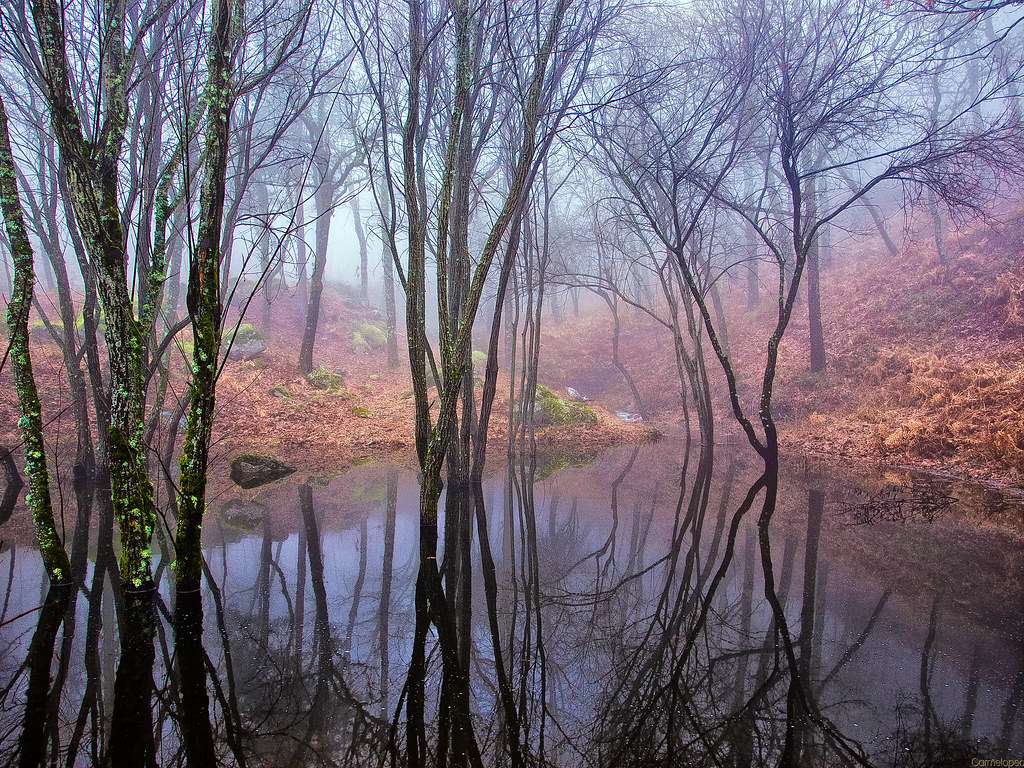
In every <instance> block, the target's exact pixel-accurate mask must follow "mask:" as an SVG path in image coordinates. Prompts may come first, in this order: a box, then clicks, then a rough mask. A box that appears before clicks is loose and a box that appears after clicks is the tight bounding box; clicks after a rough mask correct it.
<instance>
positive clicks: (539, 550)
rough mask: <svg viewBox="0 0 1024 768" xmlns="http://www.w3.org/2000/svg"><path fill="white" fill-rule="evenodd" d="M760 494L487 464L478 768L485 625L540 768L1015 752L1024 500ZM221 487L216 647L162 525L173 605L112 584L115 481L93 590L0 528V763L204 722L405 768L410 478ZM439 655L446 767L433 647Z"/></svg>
mask: <svg viewBox="0 0 1024 768" xmlns="http://www.w3.org/2000/svg"><path fill="white" fill-rule="evenodd" d="M756 479H757V478H756V475H755V473H754V472H753V471H752V468H751V467H748V466H745V465H744V464H743V463H742V461H740V460H737V459H736V458H734V457H732V456H731V454H730V452H728V451H725V450H723V449H719V451H718V454H717V455H715V456H714V457H708V456H705V457H704V458H703V461H702V460H700V457H698V456H696V455H691V456H690V457H689V460H688V461H684V457H683V456H682V448H681V446H678V445H675V444H673V443H660V444H655V445H650V446H644V447H641V448H638V449H637V448H623V449H617V450H615V451H613V452H611V453H608V454H605V455H602V456H600V457H598V458H596V459H595V460H593V461H591V462H589V463H586V464H582V465H580V462H578V461H575V460H572V459H557V458H556V459H553V460H548V461H539V462H538V465H537V468H536V470H535V471H533V472H531V471H530V467H529V466H513V467H512V468H511V469H500V468H495V469H494V470H493V474H492V476H491V477H489V478H488V480H487V481H486V483H485V485H484V488H483V491H482V493H483V499H484V501H485V503H486V524H487V541H488V544H489V547H488V548H489V550H490V553H491V555H492V557H493V561H494V565H495V571H494V573H495V578H496V585H497V590H496V593H495V594H494V595H493V596H492V597H493V599H492V600H488V599H487V595H486V594H485V588H484V580H483V578H482V576H481V575H480V574H481V560H480V558H481V555H480V548H479V546H478V541H477V540H476V528H475V527H474V541H473V547H472V557H473V568H472V569H471V573H472V574H473V581H472V599H471V601H470V602H469V603H468V605H469V606H470V607H471V613H470V614H469V615H468V616H466V617H465V620H466V623H465V624H464V627H467V628H468V631H469V636H470V637H471V643H470V648H469V659H470V671H471V684H470V686H471V687H470V693H471V711H472V715H473V727H474V732H475V735H476V739H477V741H478V743H479V744H480V747H481V751H482V754H483V763H484V764H485V765H506V764H508V758H507V757H506V754H507V753H506V752H505V749H504V744H505V727H506V721H505V719H504V717H503V715H502V708H501V705H500V702H499V698H498V682H497V676H496V669H495V661H494V659H495V653H494V649H495V642H494V634H493V631H492V628H493V627H497V629H498V632H497V634H498V638H499V642H500V650H501V653H502V654H503V660H504V665H505V668H506V670H507V679H508V681H509V684H510V686H511V689H512V691H513V694H514V706H515V708H516V711H517V713H518V717H519V720H520V723H521V736H520V740H521V742H522V744H523V751H524V752H525V753H526V754H527V755H528V756H529V764H530V765H552V766H580V765H587V766H630V765H637V766H641V765H642V766H648V765H652V766H653V765H666V766H669V765H672V766H674V765H680V766H688V765H694V766H704V765H708V766H710V765H729V766H743V765H749V766H767V765H772V766H775V765H778V764H780V761H781V760H783V759H784V757H785V759H787V760H790V761H792V764H800V765H822V766H824V765H879V766H890V765H895V766H925V765H949V766H959V765H965V766H966V765H970V764H971V760H972V759H977V758H1005V757H1009V758H1021V757H1024V722H1021V721H1022V707H1021V704H1022V698H1024V618H1022V614H1021V610H1020V608H1021V606H1022V604H1024V572H1022V571H1024V568H1022V559H1021V557H1020V545H1021V540H1022V534H1021V532H1022V531H1024V522H1022V511H1021V507H1020V506H1019V505H1018V504H1017V503H1016V502H1014V501H1012V500H1009V499H1005V498H1001V497H998V496H995V495H992V494H990V493H986V492H983V491H981V490H979V489H977V488H972V487H968V486H959V485H950V484H948V483H941V482H938V481H934V480H926V479H923V478H915V477H911V476H905V475H899V474H891V475H880V476H862V475H856V474H850V475H844V476H837V475H835V474H831V475H829V474H823V473H822V472H820V471H817V470H815V469H813V468H809V467H807V466H805V465H803V464H802V463H800V462H794V463H793V465H792V466H787V467H786V468H784V471H783V474H782V477H781V479H780V481H779V500H778V504H777V507H776V509H775V511H774V514H772V516H771V518H770V520H768V519H763V520H761V524H760V525H759V518H760V517H761V503H760V496H759V497H758V498H757V499H755V500H754V503H752V504H750V505H749V509H747V510H746V511H744V504H743V503H744V501H745V497H746V496H747V495H748V492H749V491H750V490H751V483H753V482H754V481H755V480H756ZM214 485H215V489H214V492H213V498H212V499H211V503H210V510H211V511H210V514H209V517H208V520H207V523H206V525H205V527H204V540H205V544H206V551H205V555H206V561H207V564H208V571H207V585H206V588H205V590H204V591H203V593H202V595H201V598H198V599H201V607H202V614H203V626H202V629H201V630H198V629H196V628H195V627H193V628H192V629H190V628H189V626H188V624H187V622H186V623H185V624H182V625H181V626H179V628H178V629H179V631H178V632H177V633H176V632H175V627H174V625H173V623H172V616H173V613H174V609H173V606H172V594H173V589H172V587H171V574H170V569H169V562H170V560H171V558H169V557H168V556H167V547H168V546H169V544H166V543H165V542H166V541H167V539H166V537H161V538H159V539H158V540H157V542H156V543H155V544H154V549H155V551H161V552H163V558H162V559H159V563H160V565H159V569H158V576H159V585H160V588H159V594H157V595H156V596H155V598H152V599H150V598H147V597H146V596H140V595H133V594H130V593H125V592H123V591H122V590H121V589H120V587H119V586H118V584H117V579H116V569H114V568H113V567H112V566H113V562H112V555H111V553H112V551H114V550H113V549H112V544H111V541H110V540H109V536H105V535H103V531H104V530H108V531H109V517H108V515H109V510H108V507H107V506H106V505H105V504H104V499H103V495H102V493H101V492H98V493H97V494H96V495H95V496H94V497H92V498H91V503H92V505H93V506H92V509H91V512H92V520H93V523H92V524H91V526H90V536H89V540H88V545H87V548H86V551H87V553H88V554H87V559H86V563H85V567H84V571H85V573H84V579H83V582H82V583H83V586H82V588H81V589H80V590H78V591H77V592H74V593H71V592H66V593H59V592H53V591H51V592H50V593H49V594H48V592H47V584H46V581H45V577H44V574H43V570H42V568H41V566H40V562H39V559H38V556H37V554H36V552H35V551H34V549H33V548H32V546H31V545H30V539H29V538H27V537H26V535H25V534H24V532H23V531H24V520H23V519H22V518H23V516H24V510H22V509H18V510H16V511H15V513H14V515H13V516H12V517H11V519H10V521H8V522H7V523H5V524H4V525H2V526H0V538H2V539H3V540H4V543H3V550H2V553H0V601H2V605H0V763H11V764H17V762H18V760H19V759H22V758H24V757H25V755H26V754H28V755H35V756H40V757H42V758H43V759H44V760H45V762H46V763H47V764H51V763H52V764H55V765H60V764H64V765H91V764H97V763H102V762H103V761H105V760H108V759H109V760H115V759H116V761H118V762H120V764H124V765H132V764H145V763H147V762H148V763H150V764H156V765H179V764H184V753H185V745H186V744H187V743H189V741H188V740H189V739H194V738H203V734H204V733H205V734H207V735H211V734H212V739H213V741H214V749H215V751H216V754H217V756H218V762H221V763H223V764H225V765H229V764H230V765H235V764H244V765H249V766H277V765H324V766H331V765H346V764H350V765H383V764H390V762H389V758H388V754H389V743H391V744H393V745H395V747H396V748H397V753H398V756H397V758H396V759H397V763H398V764H402V762H403V760H402V752H403V751H404V739H405V730H404V724H403V723H402V720H401V718H400V719H399V721H398V723H397V728H396V729H394V730H393V729H392V718H393V717H394V715H395V711H396V708H398V707H399V705H400V702H401V701H402V699H403V696H404V695H405V684H406V679H407V675H408V668H409V660H410V653H411V648H412V644H413V631H414V626H415V607H414V606H415V603H414V592H415V580H416V572H417V567H418V552H417V541H418V532H419V529H418V525H417V518H416V491H417V488H416V477H415V474H414V473H412V472H409V471H407V470H400V469H396V468H392V467H388V466H385V465H366V466H361V467H357V468H353V469H350V470H347V471H345V472H343V473H340V474H338V475H337V476H334V477H306V476H304V477H301V478H299V479H298V480H294V481H291V479H289V481H285V482H282V483H278V484H275V485H272V486H267V487H264V488H261V489H256V490H254V491H240V490H239V489H237V488H234V487H231V486H230V485H229V484H227V483H226V482H224V483H221V485H219V486H217V485H216V483H214ZM217 487H219V488H221V490H216V488H217ZM755 490H759V489H755ZM88 501H89V497H88V494H86V495H85V496H83V497H82V500H81V503H83V504H84V503H87V502H88ZM65 502H66V503H67V504H68V505H70V506H69V507H68V509H72V508H73V507H74V505H73V504H72V499H71V498H70V497H68V498H65ZM75 511H77V510H75ZM67 516H68V517H73V516H74V511H71V512H67ZM104 520H105V521H106V522H105V523H104ZM442 527H443V523H442ZM69 538H70V537H69ZM442 567H443V566H442ZM766 573H770V574H771V579H768V580H766V578H765V574H766ZM766 581H767V584H766ZM41 605H44V607H43V608H42V609H41V610H40V609H39V607H40V606H41ZM489 607H493V612H490V611H489ZM150 609H152V610H150ZM180 613H181V614H182V615H185V616H188V615H192V616H194V617H195V616H197V615H198V614H197V612H192V613H191V614H189V613H188V611H185V610H182V611H180ZM122 633H125V634H124V635H123V636H122ZM176 638H177V639H176ZM126 640H127V647H129V648H130V649H132V650H131V651H130V653H127V654H122V653H121V651H120V649H121V647H122V645H123V644H124V643H125V641H126ZM427 651H428V669H427V682H426V690H427V699H428V700H427V720H428V738H429V739H430V740H431V749H433V739H435V738H436V725H437V723H438V722H440V721H442V720H443V719H444V718H443V717H442V714H443V713H441V712H439V711H438V705H437V701H438V696H437V687H438V686H439V681H440V659H439V652H438V650H437V648H436V643H435V639H434V637H433V635H431V637H429V638H428V641H427ZM204 678H205V679H204ZM150 680H152V683H150ZM204 691H205V693H206V695H207V697H208V700H209V706H208V711H209V728H208V729H205V728H201V727H197V725H198V724H199V723H204V722H205V718H204V717H203V713H204V712H205V711H207V708H206V703H205V702H204V701H203V696H202V694H203V693H204ZM196 734H199V735H198V736H197V735H196Z"/></svg>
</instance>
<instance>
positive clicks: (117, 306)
mask: <svg viewBox="0 0 1024 768" xmlns="http://www.w3.org/2000/svg"><path fill="white" fill-rule="evenodd" d="M103 11H104V19H103V24H104V25H105V28H106V29H107V30H108V32H109V33H108V34H107V36H106V37H105V43H104V45H103V49H102V60H101V64H102V68H101V69H102V72H103V76H102V79H101V83H100V87H101V89H102V91H103V100H102V103H103V107H102V114H101V115H99V117H98V120H97V125H98V126H99V130H98V133H97V138H96V140H91V139H87V138H86V135H85V133H84V131H83V130H82V120H81V117H80V116H79V113H78V108H77V106H76V103H75V100H74V97H73V96H72V94H71V87H70V83H71V79H70V77H69V65H68V60H67V53H66V50H65V39H64V24H63V18H62V17H63V9H62V6H61V5H60V4H59V3H56V2H54V0H34V2H33V3H32V17H33V22H34V24H35V28H36V32H37V34H38V37H39V41H40V46H39V50H40V57H41V62H42V76H43V79H44V81H45V83H46V88H45V94H46V98H47V101H48V104H49V110H50V123H51V127H52V129H53V134H54V136H55V138H56V140H57V144H58V146H59V147H60V152H61V158H62V160H63V162H64V163H65V168H66V171H67V187H68V190H69V192H70V195H71V204H72V208H73V209H74V213H75V219H76V221H77V223H78V228H79V230H80V232H81V234H82V237H83V240H84V242H85V247H86V250H87V252H88V254H89V260H90V262H91V263H92V266H93V268H94V271H95V277H96V286H97V290H98V293H99V297H100V302H101V304H102V306H103V310H104V313H105V315H106V322H107V330H106V340H107V350H108V360H109V367H110V389H111V394H110V412H109V415H110V427H109V461H110V482H111V492H112V494H113V505H114V514H115V517H116V518H117V521H118V527H119V528H120V531H121V558H120V565H121V576H122V578H123V579H124V580H125V581H126V582H127V584H129V585H131V586H132V587H134V588H136V589H141V588H148V587H149V586H150V585H151V571H150V562H151V553H150V548H149V543H150V538H151V537H152V534H153V528H154V525H155V523H156V509H155V507H154V503H153V486H152V483H151V482H150V480H149V476H148V473H147V467H146V454H145V446H144V445H143V427H144V424H143V419H144V413H143V408H144V404H145V376H144V371H143V357H142V351H143V350H142V347H143V335H142V332H141V327H140V325H139V323H138V321H137V320H136V318H135V315H134V311H133V307H132V299H131V291H130V288H129V285H128V280H127V276H126V274H125V265H126V263H127V259H126V251H125V232H124V227H123V224H122V218H121V211H120V209H119V184H118V166H119V163H120V160H121V147H122V144H123V142H124V135H125V126H126V124H127V119H128V99H127V92H126V88H127V79H128V78H127V73H128V71H129V68H130V66H131V61H130V60H129V59H128V57H127V56H126V51H125V41H124V30H125V22H126V15H127V14H126V8H125V4H124V2H123V0H110V2H108V3H106V4H105V5H104V8H103Z"/></svg>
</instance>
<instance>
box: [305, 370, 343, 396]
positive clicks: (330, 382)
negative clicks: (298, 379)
mask: <svg viewBox="0 0 1024 768" xmlns="http://www.w3.org/2000/svg"><path fill="white" fill-rule="evenodd" d="M306 381H307V382H309V386H311V387H312V388H313V389H320V390H323V391H324V392H328V393H330V394H332V395H338V394H344V393H345V374H344V373H342V372H341V371H332V370H331V369H330V368H328V367H327V366H324V365H318V366H317V367H316V368H314V369H313V370H312V371H310V372H309V373H307V374H306Z"/></svg>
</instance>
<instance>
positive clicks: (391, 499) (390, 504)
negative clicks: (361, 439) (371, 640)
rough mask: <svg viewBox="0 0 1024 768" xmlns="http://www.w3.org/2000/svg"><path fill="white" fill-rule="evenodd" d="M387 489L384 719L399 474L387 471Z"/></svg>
mask: <svg viewBox="0 0 1024 768" xmlns="http://www.w3.org/2000/svg"><path fill="white" fill-rule="evenodd" d="M387 483H388V489H387V501H386V510H385V521H384V561H383V564H382V570H381V577H380V605H379V606H378V609H377V616H378V618H377V623H378V627H379V629H378V634H379V635H380V716H381V719H382V720H383V719H384V718H385V717H386V716H387V712H388V692H389V688H390V680H389V674H390V661H391V659H390V657H389V655H388V654H389V652H390V648H389V643H390V640H391V634H390V619H391V579H392V576H393V573H394V567H395V521H396V516H397V512H398V473H397V472H396V471H395V470H393V469H392V470H388V480H387Z"/></svg>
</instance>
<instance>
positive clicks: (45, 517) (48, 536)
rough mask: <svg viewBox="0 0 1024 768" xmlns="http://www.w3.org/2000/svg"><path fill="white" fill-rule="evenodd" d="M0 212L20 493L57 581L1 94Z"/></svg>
mask: <svg viewBox="0 0 1024 768" xmlns="http://www.w3.org/2000/svg"><path fill="white" fill-rule="evenodd" d="M0 211H2V212H3V216H4V228H5V229H6V231H7V237H8V239H9V241H10V247H11V257H12V259H13V261H14V277H13V286H12V290H11V297H10V300H9V301H8V304H7V328H8V333H9V335H10V359H11V364H12V366H13V368H14V387H15V390H16V392H17V395H18V407H19V409H20V411H21V418H20V419H19V420H18V426H19V427H20V429H21V434H22V440H23V442H24V446H25V474H27V475H28V484H29V492H28V495H27V496H26V497H25V501H26V503H27V504H28V507H29V509H30V510H31V511H32V522H33V524H34V525H35V531H36V542H37V544H38V546H39V552H40V555H41V556H42V559H43V565H44V567H45V568H46V572H47V574H48V575H49V577H50V581H51V583H54V584H59V583H61V582H63V581H65V580H66V579H68V578H70V576H71V563H70V562H69V560H68V554H67V552H66V551H65V549H64V544H63V543H62V542H61V540H60V536H59V535H58V534H57V528H56V526H55V525H54V520H53V506H52V503H51V501H50V475H49V471H48V469H47V466H46V447H45V445H44V444H43V419H42V406H41V405H40V403H39V393H38V391H37V390H36V381H35V377H34V376H33V374H32V357H31V352H30V350H29V342H28V315H29V311H30V309H31V307H32V292H33V287H34V284H35V271H34V268H33V267H34V265H33V254H32V245H31V243H30V242H29V239H28V232H27V230H26V229H25V213H24V209H23V208H22V206H21V198H20V195H19V192H18V183H17V176H16V174H15V167H14V156H13V154H12V153H11V143H10V137H9V134H8V129H7V110H6V107H5V106H4V103H3V100H2V99H0Z"/></svg>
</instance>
